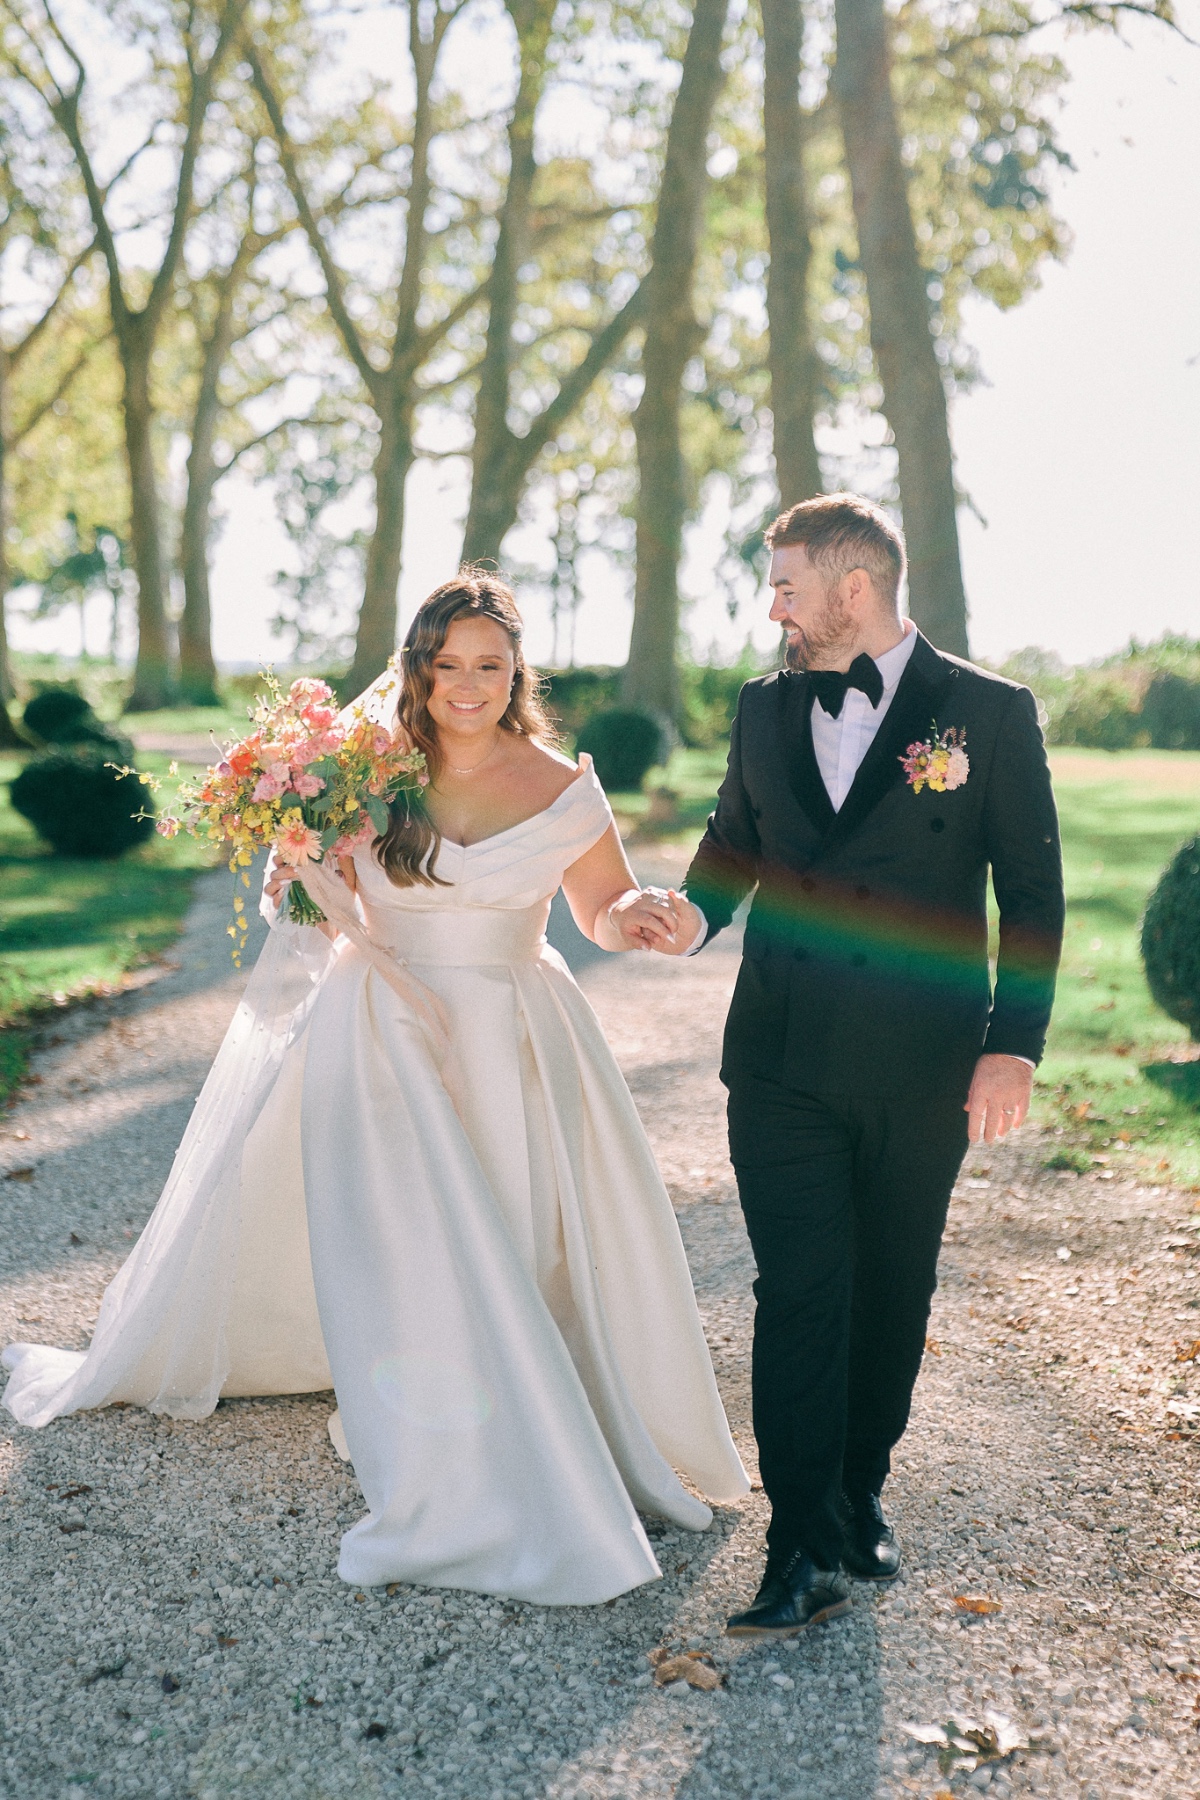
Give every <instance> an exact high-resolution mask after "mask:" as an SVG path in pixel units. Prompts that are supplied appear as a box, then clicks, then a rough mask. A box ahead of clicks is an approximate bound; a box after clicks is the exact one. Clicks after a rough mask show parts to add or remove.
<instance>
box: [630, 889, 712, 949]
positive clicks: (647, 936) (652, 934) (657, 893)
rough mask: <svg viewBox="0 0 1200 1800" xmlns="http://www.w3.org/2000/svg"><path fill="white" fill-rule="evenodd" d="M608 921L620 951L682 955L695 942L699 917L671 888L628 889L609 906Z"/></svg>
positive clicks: (684, 897) (689, 904) (683, 897)
mask: <svg viewBox="0 0 1200 1800" xmlns="http://www.w3.org/2000/svg"><path fill="white" fill-rule="evenodd" d="M608 923H609V925H610V927H611V929H612V932H613V934H614V936H615V938H616V939H617V940H618V941H619V945H620V948H621V949H622V950H657V951H658V952H659V953H660V955H662V956H682V955H683V953H684V951H685V950H687V949H689V948H690V946H691V945H692V944H694V943H695V941H696V937H697V934H698V933H699V930H700V917H699V914H698V913H697V911H696V909H695V907H694V906H693V905H692V903H691V901H690V900H689V899H688V898H687V896H686V895H685V894H677V893H676V892H675V889H674V888H655V887H651V888H643V889H641V890H640V891H639V890H637V889H636V888H631V889H630V891H629V892H628V893H627V894H622V895H621V897H620V899H618V900H614V901H613V903H612V905H611V906H610V907H609V909H608Z"/></svg>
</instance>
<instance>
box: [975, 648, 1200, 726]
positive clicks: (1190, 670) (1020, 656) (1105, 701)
mask: <svg viewBox="0 0 1200 1800" xmlns="http://www.w3.org/2000/svg"><path fill="white" fill-rule="evenodd" d="M1000 672H1001V674H1004V675H1009V676H1011V677H1012V678H1013V679H1014V680H1017V681H1023V682H1025V683H1026V684H1027V685H1028V686H1029V687H1031V688H1032V689H1033V691H1034V693H1035V694H1036V695H1037V697H1038V699H1039V701H1040V702H1041V704H1042V706H1043V708H1044V709H1045V713H1046V721H1047V723H1046V737H1047V739H1048V741H1049V742H1050V743H1051V744H1077V745H1080V746H1081V747H1085V748H1087V749H1092V750H1137V749H1152V750H1200V639H1193V638H1185V637H1179V636H1170V635H1169V636H1167V637H1163V638H1160V639H1159V640H1158V641H1157V643H1153V644H1139V643H1138V642H1137V641H1136V640H1134V641H1133V642H1132V643H1130V644H1129V646H1128V647H1127V648H1126V649H1125V650H1122V651H1121V652H1120V653H1119V654H1118V655H1116V656H1109V657H1105V658H1104V660H1103V661H1101V662H1098V663H1093V664H1090V665H1088V666H1085V667H1081V668H1076V669H1072V668H1070V667H1068V665H1067V664H1066V663H1064V662H1062V661H1061V659H1060V658H1059V657H1057V656H1055V655H1053V654H1052V653H1049V652H1047V651H1044V650H1037V649H1029V650H1021V651H1019V652H1018V653H1017V654H1016V655H1015V656H1011V657H1009V659H1008V661H1007V662H1006V663H1004V664H1003V665H1002V666H1001V671H1000Z"/></svg>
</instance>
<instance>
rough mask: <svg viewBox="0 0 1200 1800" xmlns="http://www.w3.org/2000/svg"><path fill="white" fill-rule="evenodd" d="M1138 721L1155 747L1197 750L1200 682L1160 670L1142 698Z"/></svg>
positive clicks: (1168, 670) (1199, 732) (1199, 736)
mask: <svg viewBox="0 0 1200 1800" xmlns="http://www.w3.org/2000/svg"><path fill="white" fill-rule="evenodd" d="M1142 724H1143V725H1144V726H1145V728H1146V730H1147V731H1148V732H1149V733H1150V743H1151V745H1152V746H1153V748H1154V749H1155V750H1200V681H1189V679H1188V677H1187V676H1186V675H1176V674H1175V673H1173V671H1172V670H1170V669H1160V670H1159V672H1158V674H1157V675H1155V676H1154V678H1153V680H1152V681H1151V683H1150V685H1149V687H1148V688H1147V689H1146V693H1145V697H1144V698H1143V700H1142Z"/></svg>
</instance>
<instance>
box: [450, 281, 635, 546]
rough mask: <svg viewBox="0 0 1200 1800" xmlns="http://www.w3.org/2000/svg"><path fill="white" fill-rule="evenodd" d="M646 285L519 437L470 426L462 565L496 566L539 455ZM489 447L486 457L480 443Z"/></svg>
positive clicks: (630, 324)
mask: <svg viewBox="0 0 1200 1800" xmlns="http://www.w3.org/2000/svg"><path fill="white" fill-rule="evenodd" d="M645 292H646V290H645V283H643V284H642V285H641V286H639V287H637V288H635V289H634V291H633V293H632V294H631V295H630V296H629V299H628V300H627V301H626V302H625V304H624V306H622V307H621V308H620V309H619V311H617V312H615V313H613V315H612V317H611V318H610V319H609V320H608V321H607V322H606V323H605V324H604V325H602V326H601V327H600V329H599V330H598V331H597V333H596V335H595V337H594V338H593V339H592V341H591V343H590V344H589V345H588V347H587V351H586V353H585V354H584V355H583V356H582V357H581V358H580V360H579V361H578V362H577V363H576V364H575V367H574V368H573V369H571V370H569V371H568V373H567V374H566V375H564V376H563V378H562V381H561V382H560V383H559V388H558V392H557V393H556V394H555V396H554V398H553V399H552V400H551V401H550V402H549V403H548V404H547V405H546V406H545V407H544V408H543V409H542V411H541V412H540V413H539V414H538V416H537V417H536V419H534V420H533V421H532V423H531V424H530V427H529V429H528V431H527V432H526V433H525V434H524V436H523V437H518V436H517V434H516V433H515V432H513V431H510V430H509V428H508V425H507V423H504V422H503V420H502V421H501V427H502V428H501V429H498V430H496V431H495V432H494V433H493V432H492V431H490V429H489V428H488V427H485V432H484V434H483V435H481V433H480V429H479V421H478V417H477V418H476V424H475V445H474V451H473V456H472V464H473V468H472V482H471V502H470V508H469V511H468V514H467V529H466V533H465V536H464V539H463V559H464V561H466V562H484V561H487V560H491V561H493V562H498V561H499V559H500V548H501V545H502V544H503V542H504V539H505V537H506V536H507V535H508V533H509V531H510V530H511V529H512V527H513V526H514V525H515V524H516V522H517V512H518V510H519V508H520V504H521V495H522V493H523V492H524V489H525V483H526V482H527V481H528V479H529V476H530V473H531V471H532V469H533V465H534V463H536V461H537V459H538V457H539V456H540V455H541V453H542V451H543V450H544V449H545V447H546V445H547V444H548V443H549V442H550V440H551V438H552V437H553V436H554V435H555V433H556V432H557V431H558V430H559V428H560V426H562V425H565V424H566V422H567V420H568V419H569V418H570V416H571V414H572V413H573V412H574V411H575V408H576V407H577V406H578V405H579V404H580V402H581V401H582V400H583V398H584V396H585V395H586V394H587V393H588V392H589V390H590V389H591V388H592V387H593V386H594V384H595V382H596V381H597V380H598V379H599V377H600V375H601V373H602V372H603V370H604V369H605V368H606V367H607V366H608V364H609V363H610V362H611V361H612V359H613V357H614V356H615V355H616V354H617V352H618V350H619V349H620V348H621V345H622V344H623V343H624V342H625V339H626V338H627V337H628V336H629V333H630V332H631V331H632V330H633V328H634V326H635V325H636V324H637V322H638V320H639V319H640V318H641V317H642V315H643V308H644V302H645ZM485 442H486V443H487V444H488V445H489V446H490V448H489V449H488V451H487V452H486V453H485V452H484V450H483V444H484V443H485Z"/></svg>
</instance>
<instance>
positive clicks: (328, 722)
mask: <svg viewBox="0 0 1200 1800" xmlns="http://www.w3.org/2000/svg"><path fill="white" fill-rule="evenodd" d="M300 717H301V718H302V719H303V721H304V723H305V724H306V725H307V726H308V729H309V730H310V731H328V730H329V729H330V727H331V726H333V725H334V724H335V723H336V721H337V714H336V713H335V712H334V710H333V708H332V706H306V707H305V708H304V710H303V711H302V712H301V714H300Z"/></svg>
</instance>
